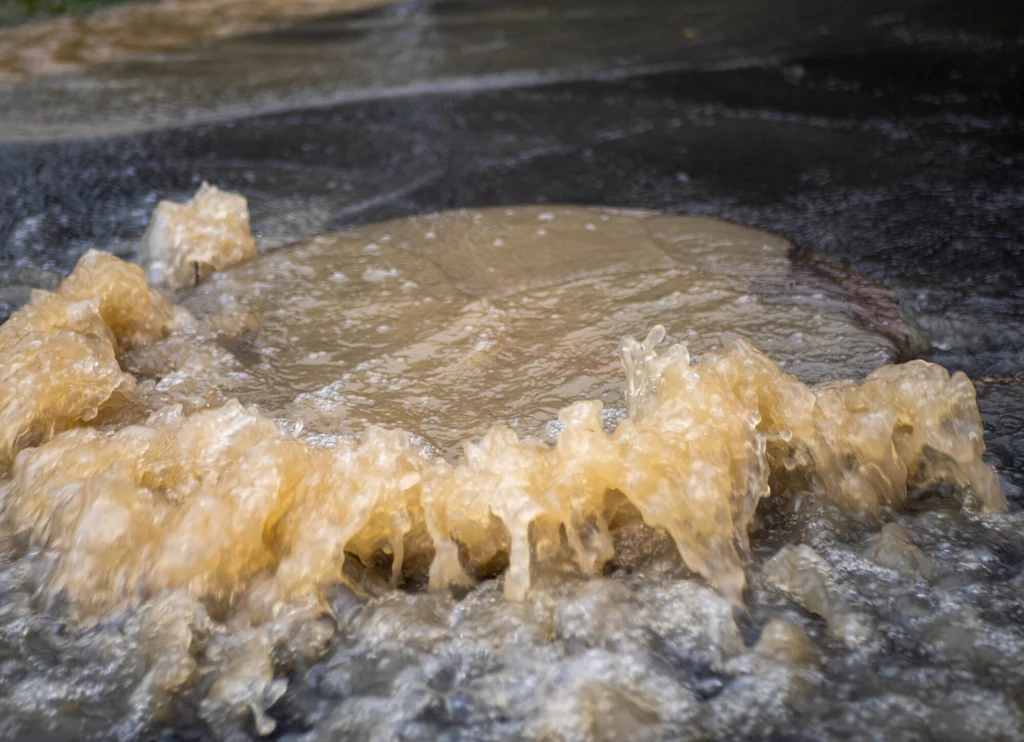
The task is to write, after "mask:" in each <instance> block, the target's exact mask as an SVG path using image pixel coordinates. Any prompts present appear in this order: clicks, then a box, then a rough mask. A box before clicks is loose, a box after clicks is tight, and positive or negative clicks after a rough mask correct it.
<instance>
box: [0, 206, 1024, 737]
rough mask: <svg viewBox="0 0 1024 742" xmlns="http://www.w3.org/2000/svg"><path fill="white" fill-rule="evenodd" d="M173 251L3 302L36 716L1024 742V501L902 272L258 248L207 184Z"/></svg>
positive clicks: (476, 222) (767, 245)
mask: <svg viewBox="0 0 1024 742" xmlns="http://www.w3.org/2000/svg"><path fill="white" fill-rule="evenodd" d="M140 258H141V260H142V262H143V264H144V265H145V267H146V268H147V270H148V272H149V275H150V278H151V280H152V281H154V282H159V283H162V284H163V285H164V286H165V287H166V288H165V289H164V290H165V291H170V290H174V291H175V293H173V294H168V296H170V297H171V298H165V295H164V294H162V293H161V292H160V291H159V290H157V289H156V288H152V287H151V286H149V285H147V282H146V278H145V276H144V274H143V270H142V268H140V267H139V266H136V265H133V264H130V263H126V262H123V261H121V260H120V259H118V258H115V257H113V256H111V255H108V254H104V253H101V252H97V251H91V252H89V253H87V254H85V255H84V256H83V257H82V259H81V260H80V261H79V264H78V266H77V268H76V269H75V271H74V272H73V273H72V274H71V275H70V276H69V277H68V278H67V279H65V280H64V282H63V283H61V285H60V286H59V287H58V288H56V290H55V291H53V292H43V291H39V292H36V293H34V294H33V296H32V300H31V303H30V304H29V305H27V306H26V307H24V308H23V309H21V310H20V311H18V312H16V313H15V314H14V315H13V316H12V317H11V318H10V319H9V320H8V321H7V322H6V323H5V324H4V325H3V326H0V350H2V351H3V353H2V354H0V392H2V394H0V467H2V471H3V482H2V485H0V493H2V495H0V496H2V498H3V499H2V514H3V518H2V530H0V549H2V552H0V554H2V557H0V558H2V561H0V591H2V592H0V595H2V603H0V652H2V662H0V691H2V692H0V736H3V737H5V738H10V739H24V738H32V739H41V738H52V739H66V738H69V737H73V738H95V739H108V738H121V739H136V738H147V737H161V738H168V739H170V738H196V737H200V738H201V737H213V738H217V739H236V738H237V739H244V738H248V737H250V736H260V735H264V736H265V735H275V736H278V737H282V738H289V739H310V740H312V739H338V738H352V739H367V738H370V739H437V738H446V739H488V738H494V739H499V738H500V739H507V738H527V739H544V740H555V739H558V740H575V739H581V740H582V739H610V738H612V737H613V736H614V737H622V736H627V737H629V738H631V739H634V738H635V739H680V738H693V739H703V738H708V737H717V738H765V737H773V736H779V735H785V736H786V737H787V738H801V739H802V738H808V739H811V738H823V737H824V738H830V737H843V738H847V737H853V738H858V737H874V738H878V739H892V738H901V739H936V738H938V739H978V740H995V739H1020V738H1021V734H1022V710H1021V708H1020V706H1019V703H1020V698H1021V697H1022V692H1024V673H1022V671H1021V668H1022V667H1024V664H1022V660H1024V632H1021V631H1020V629H1019V622H1020V619H1021V617H1020V601H1019V595H1020V591H1021V588H1022V587H1024V585H1022V584H1021V577H1020V575H1019V574H1018V575H1017V576H1015V577H1014V576H1012V564H1013V562H1014V560H1015V559H1016V558H1017V557H1016V556H1015V555H1016V554H1017V551H1018V550H1019V535H1018V534H1019V529H1020V526H1021V522H1020V521H1021V516H1020V513H1019V512H1018V513H1007V512H1006V501H1005V499H1004V496H1003V492H1002V488H1001V485H1000V482H999V480H998V478H997V477H996V475H995V474H994V473H993V472H992V470H991V469H990V468H989V467H988V466H987V465H986V464H985V463H984V462H983V461H982V458H981V455H982V452H983V451H984V440H983V430H982V427H981V420H980V417H979V415H978V410H977V405H976V401H975V391H974V387H973V385H972V383H971V381H970V380H969V379H968V378H967V377H966V376H964V375H963V374H959V373H958V374H954V375H952V376H951V375H950V374H949V373H948V372H947V371H946V370H945V369H943V368H942V367H939V366H936V365H933V364H928V363H925V362H923V361H912V362H910V363H905V364H897V365H892V364H891V362H892V361H893V360H897V359H899V357H900V356H901V355H902V354H905V353H906V352H907V350H908V347H909V343H910V342H911V341H912V336H913V330H912V325H911V324H910V323H909V321H908V320H907V319H906V318H903V317H900V315H899V314H898V313H897V312H896V311H895V310H894V309H893V307H892V306H891V305H888V304H886V303H885V301H884V299H885V296H886V295H885V294H884V292H881V291H880V290H878V289H877V287H872V286H871V285H869V284H867V283H866V282H861V283H858V282H857V281H855V280H854V279H853V278H852V277H850V276H845V277H844V284H843V285H842V286H838V285H836V284H835V283H834V281H833V280H830V279H829V278H828V277H827V276H832V277H833V278H834V277H835V275H836V271H837V270H838V269H837V268H835V266H830V265H829V264H827V263H823V262H821V261H820V260H819V259H815V258H813V256H806V255H805V256H802V257H801V258H800V259H799V262H797V261H796V258H795V256H794V253H793V252H792V250H791V248H790V246H789V245H788V244H787V243H786V242H785V241H783V240H781V239H779V238H777V237H773V236H771V235H768V234H765V233H762V232H756V231H753V230H749V229H743V228H739V227H736V226H733V225H729V224H725V223H722V222H716V221H713V220H708V219H696V218H687V217H665V216H660V215H658V214H655V213H651V212H639V211H626V212H622V211H615V210H609V209H586V208H579V207H571V208H570V207H557V208H556V207H516V208H507V209H506V208H500V209H490V210H484V211H458V212H450V213H443V214H438V215H432V216H423V217H416V218H412V219H408V220H399V221H394V222H388V223H384V224H379V225H373V226H367V227H361V228H359V229H356V230H351V231H348V232H344V233H340V234H336V235H328V236H323V237H318V238H315V239H313V240H312V241H310V242H308V243H305V244H301V245H297V246H292V247H288V248H283V249H281V250H278V251H275V252H273V253H271V254H268V255H264V256H260V257H253V249H252V241H251V238H250V237H249V235H248V214H247V211H246V209H245V203H244V200H242V199H239V198H237V197H234V196H231V195H230V194H225V193H222V192H219V191H217V190H216V189H213V188H209V187H205V186H204V188H203V189H201V191H200V192H199V193H198V194H197V196H196V197H195V199H194V200H193V201H192V202H190V203H189V204H186V205H172V204H163V205H161V206H160V207H159V208H158V209H157V212H156V214H155V217H154V220H153V224H152V226H151V229H150V231H149V232H148V233H147V235H146V237H145V238H144V240H143V243H142V246H141V249H140ZM247 258H248V261H247V262H246V259H247ZM240 261H241V262H240ZM808 265H812V266H813V265H816V266H817V268H818V270H816V271H810V270H808V269H807V266H808ZM801 266H803V267H801ZM869 289H871V290H869ZM171 299H173V300H174V301H172V300H171ZM656 323H659V324H658V326H656V327H655V329H654V330H652V331H651V333H650V334H649V335H648V336H647V338H646V339H645V340H644V341H642V342H638V341H636V340H633V339H631V338H629V337H626V338H624V339H622V340H621V342H620V340H619V338H620V337H621V336H623V335H627V334H629V333H635V332H637V331H638V330H639V331H646V329H647V328H648V327H650V326H651V325H655V324H656ZM662 325H663V326H662ZM666 336H667V337H668V338H670V339H672V340H675V341H678V342H680V343H684V344H685V345H684V344H677V345H674V346H672V347H671V348H669V349H667V350H666V351H665V352H664V353H661V354H659V353H658V351H657V350H656V346H657V345H658V344H659V343H660V342H661V341H662V340H663V339H665V337H666ZM755 346H756V347H758V348H760V350H757V349H755ZM762 351H766V352H767V355H766V354H765V353H763V352H762ZM616 356H617V357H618V358H616ZM620 363H621V368H620V367H619V364H620ZM623 371H624V372H625V373H623ZM792 373H795V374H796V375H792ZM847 375H848V376H852V377H856V380H855V381H839V380H835V379H836V378H837V377H842V376H847ZM808 382H813V384H812V385H811V386H808ZM239 400H240V401H239ZM869 690H870V692H868V691H869Z"/></svg>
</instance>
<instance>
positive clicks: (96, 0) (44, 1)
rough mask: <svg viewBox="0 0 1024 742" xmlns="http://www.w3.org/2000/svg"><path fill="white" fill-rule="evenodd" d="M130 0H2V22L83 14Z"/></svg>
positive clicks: (0, 14)
mask: <svg viewBox="0 0 1024 742" xmlns="http://www.w3.org/2000/svg"><path fill="white" fill-rule="evenodd" d="M127 1H128V0H0V24H4V23H17V22H18V21H24V20H28V19H30V18H34V17H46V16H54V15H68V14H75V15H81V14H83V13H89V12H91V11H93V10H98V9H100V8H105V7H107V6H109V5H118V4H121V3H124V2H127Z"/></svg>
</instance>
